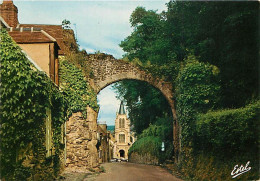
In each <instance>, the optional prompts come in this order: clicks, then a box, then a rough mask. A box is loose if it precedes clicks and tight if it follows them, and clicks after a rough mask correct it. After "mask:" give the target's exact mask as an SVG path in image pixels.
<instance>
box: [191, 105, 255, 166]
mask: <svg viewBox="0 0 260 181" xmlns="http://www.w3.org/2000/svg"><path fill="white" fill-rule="evenodd" d="M259 108H260V101H258V102H256V103H254V104H249V105H247V106H246V107H245V108H239V109H229V110H221V111H213V112H209V113H207V114H200V115H199V116H198V117H197V120H198V121H197V123H196V131H197V137H198V138H197V144H198V147H199V149H200V150H204V151H206V152H214V153H215V154H216V155H219V153H220V152H225V156H226V157H232V155H237V154H240V153H243V152H252V156H253V155H257V154H254V153H256V152H257V145H258V137H257V135H258V133H259ZM221 155H222V154H221ZM252 161H253V160H252Z"/></svg>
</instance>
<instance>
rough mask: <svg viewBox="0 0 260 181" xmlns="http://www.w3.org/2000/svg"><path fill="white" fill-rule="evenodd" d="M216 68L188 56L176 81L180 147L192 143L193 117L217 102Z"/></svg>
mask: <svg viewBox="0 0 260 181" xmlns="http://www.w3.org/2000/svg"><path fill="white" fill-rule="evenodd" d="M218 72H219V71H218V68H217V67H215V66H213V65H210V64H205V63H201V62H199V61H197V60H196V58H195V57H194V56H189V57H188V59H187V60H185V62H184V64H183V65H182V66H181V70H180V72H179V75H178V77H177V81H176V86H177V88H176V103H177V106H176V108H177V116H178V120H179V123H180V125H181V128H182V131H181V134H182V135H181V138H182V140H181V141H182V145H183V146H184V145H189V144H190V143H192V142H193V141H192V138H193V137H194V131H195V121H196V120H195V117H196V115H197V114H198V113H205V112H207V111H208V110H209V109H212V108H214V107H215V106H216V105H217V103H218V100H219V98H218V97H219V96H218V95H219V89H220V86H219V84H218V76H217V75H218Z"/></svg>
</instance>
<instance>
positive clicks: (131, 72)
mask: <svg viewBox="0 0 260 181" xmlns="http://www.w3.org/2000/svg"><path fill="white" fill-rule="evenodd" d="M88 58H89V66H90V69H91V71H92V72H91V73H92V76H91V78H90V79H89V83H90V85H91V86H92V87H93V89H94V90H95V91H96V93H99V92H100V91H101V90H102V89H103V88H105V87H106V86H108V85H110V84H112V83H115V82H118V81H120V80H124V79H134V80H140V81H145V82H148V83H149V84H151V85H152V86H154V87H155V88H157V89H159V90H160V91H161V92H162V94H163V95H164V96H165V98H166V99H167V101H168V103H169V105H170V107H171V110H172V116H173V119H174V122H173V144H174V150H175V155H176V160H175V161H178V160H177V159H178V152H179V149H180V139H179V124H178V122H177V116H176V111H175V107H174V100H173V88H172V83H171V82H166V81H164V80H163V79H161V78H159V77H156V76H154V75H152V74H151V73H148V72H147V71H145V70H142V69H140V68H139V67H138V66H136V65H133V64H131V63H130V62H126V61H124V60H117V59H115V58H114V57H113V56H112V55H106V54H103V53H100V54H93V55H88Z"/></svg>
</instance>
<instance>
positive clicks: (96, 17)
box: [1, 0, 168, 125]
mask: <svg viewBox="0 0 260 181" xmlns="http://www.w3.org/2000/svg"><path fill="white" fill-rule="evenodd" d="M1 2H2V1H1ZM167 2H168V0H167V1H165V0H141V1H140V0H139V1H138V0H128V1H127V0H114V1H109V0H103V1H101V0H92V1H90V0H85V1H36V0H32V1H23V0H14V4H15V5H16V6H17V8H18V19H19V22H20V23H24V24H61V22H62V20H64V19H67V20H69V21H70V22H71V27H72V28H73V29H74V31H75V30H76V31H75V32H77V39H78V43H79V45H80V47H81V48H84V49H86V50H87V52H88V53H94V52H96V51H98V50H99V51H101V52H104V53H108V54H112V55H113V56H114V57H115V58H121V57H122V55H123V54H124V52H123V50H122V49H121V48H120V47H119V45H118V44H119V43H120V42H121V41H122V40H124V38H126V37H127V36H128V35H130V34H131V32H132V28H131V26H130V23H129V18H130V15H131V13H132V12H133V11H134V9H135V8H136V7H137V6H143V7H145V8H146V9H152V10H158V12H161V11H162V10H166V9H167V8H166V5H165V3H167ZM115 95H116V94H115V92H114V91H113V90H112V88H111V86H109V87H107V88H105V89H103V90H102V91H101V92H100V93H99V95H98V100H99V104H100V112H99V118H98V120H99V121H106V123H107V124H108V125H113V124H114V120H115V116H116V111H117V110H118V107H119V104H120V101H119V100H117V99H116V98H115Z"/></svg>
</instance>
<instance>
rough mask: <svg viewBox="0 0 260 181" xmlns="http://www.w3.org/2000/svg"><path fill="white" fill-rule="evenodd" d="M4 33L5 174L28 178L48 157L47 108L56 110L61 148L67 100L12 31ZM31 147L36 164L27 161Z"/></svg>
mask: <svg viewBox="0 0 260 181" xmlns="http://www.w3.org/2000/svg"><path fill="white" fill-rule="evenodd" d="M0 35H1V49H0V55H1V89H0V90H1V103H2V104H1V115H0V116H1V132H0V135H1V175H2V176H3V177H4V178H6V179H7V180H26V178H28V177H30V176H33V173H35V172H36V170H35V169H39V164H40V163H39V161H40V160H43V161H45V146H44V143H45V121H44V120H45V117H46V110H47V108H50V109H51V110H52V112H53V113H54V114H53V115H52V124H53V129H54V130H55V131H54V136H53V142H54V147H55V150H56V151H57V152H58V151H59V142H60V134H59V133H60V132H59V130H60V127H61V124H62V123H63V122H64V121H65V118H66V115H65V113H66V103H65V101H64V99H63V95H62V94H61V93H60V92H59V90H58V88H57V87H55V85H54V84H53V83H52V81H51V80H50V79H49V78H48V77H47V75H46V74H44V73H43V72H39V71H37V70H36V68H34V66H33V65H32V64H31V63H30V62H29V60H27V58H26V56H25V55H24V54H23V53H22V52H21V49H20V48H19V47H18V46H17V45H16V44H15V43H14V42H13V41H12V39H11V37H10V36H9V35H8V33H7V32H6V31H5V30H3V29H1V33H0ZM30 145H31V146H30ZM28 148H31V149H32V152H33V153H32V154H33V157H34V159H36V160H38V161H37V162H35V163H32V164H35V167H33V168H32V167H30V166H28V165H26V166H24V165H23V161H24V160H25V159H26V156H28V155H26V154H29V153H25V152H24V150H26V149H28ZM28 152H30V150H28ZM57 152H56V153H55V154H57ZM55 156H57V157H59V155H55ZM40 169H44V168H42V167H40ZM57 169H58V168H57Z"/></svg>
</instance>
